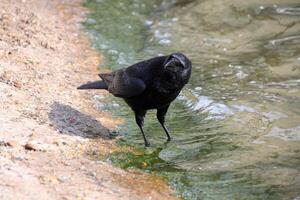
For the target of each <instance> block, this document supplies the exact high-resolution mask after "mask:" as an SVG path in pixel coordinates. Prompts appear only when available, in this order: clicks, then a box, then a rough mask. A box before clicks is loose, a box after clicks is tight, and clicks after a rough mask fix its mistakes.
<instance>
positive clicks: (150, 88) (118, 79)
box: [78, 53, 192, 146]
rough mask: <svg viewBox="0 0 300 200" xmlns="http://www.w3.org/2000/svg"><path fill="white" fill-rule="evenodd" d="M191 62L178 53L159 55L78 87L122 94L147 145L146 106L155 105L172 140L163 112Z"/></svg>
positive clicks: (175, 95)
mask: <svg viewBox="0 0 300 200" xmlns="http://www.w3.org/2000/svg"><path fill="white" fill-rule="evenodd" d="M191 69H192V63H191V61H190V60H189V59H188V58H187V57H186V56H185V55H183V54H181V53H173V54H171V55H168V56H159V57H155V58H152V59H149V60H145V61H142V62H139V63H136V64H134V65H132V66H130V67H127V68H124V69H120V70H117V71H114V72H112V73H108V74H99V76H100V77H101V79H102V80H99V81H95V82H89V83H87V84H84V85H81V86H80V87H78V89H106V90H108V91H109V92H110V93H112V94H113V95H114V96H116V97H120V98H123V99H124V100H125V102H126V103H127V104H128V105H129V106H130V107H131V109H132V110H133V111H134V113H135V119H136V123H137V125H138V126H139V128H140V130H141V132H142V135H143V138H144V142H145V146H149V145H150V143H149V142H148V140H147V138H146V136H145V134H144V130H143V123H144V117H145V115H146V112H147V110H149V109H157V115H156V116H157V119H158V121H159V122H160V124H161V125H162V127H163V129H164V131H165V133H166V134H167V137H168V141H170V140H171V136H170V134H169V131H168V129H167V128H166V127H165V115H166V113H167V111H168V108H169V105H170V103H171V102H172V101H173V100H174V99H175V98H176V97H177V96H178V95H179V93H180V91H181V90H182V88H183V87H184V85H185V84H186V83H187V82H188V80H189V78H190V75H191Z"/></svg>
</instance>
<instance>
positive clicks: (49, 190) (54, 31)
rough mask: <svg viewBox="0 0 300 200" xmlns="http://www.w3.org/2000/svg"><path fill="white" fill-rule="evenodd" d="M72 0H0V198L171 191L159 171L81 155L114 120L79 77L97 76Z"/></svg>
mask: <svg viewBox="0 0 300 200" xmlns="http://www.w3.org/2000/svg"><path fill="white" fill-rule="evenodd" d="M83 17H84V13H83V8H81V7H80V0H1V2H0V180H1V181H0V199H5V200H6V199H14V200H15V199H22V200H26V199H30V200H33V199H39V200H41V199H133V200H134V199H172V198H173V197H172V196H171V195H170V193H171V190H170V189H169V188H168V187H167V186H166V184H165V182H164V181H162V180H161V179H159V178H156V177H153V176H151V175H148V174H143V173H140V172H132V171H124V170H121V169H117V168H115V167H113V166H111V165H109V164H107V163H105V162H102V161H95V160H92V159H89V156H88V154H89V153H90V152H94V153H95V154H99V155H105V154H107V153H110V152H112V151H114V150H116V149H117V147H116V145H115V141H114V140H113V139H111V138H112V137H111V129H112V128H113V127H114V126H115V124H116V123H117V122H116V121H115V120H112V119H111V118H110V116H109V114H107V113H100V112H99V111H96V110H95V109H94V108H93V103H92V101H93V96H94V95H95V94H97V95H98V97H99V95H100V96H101V95H104V94H105V93H99V92H97V93H96V92H95V91H91V92H80V91H77V90H76V89H75V88H76V86H78V85H79V84H81V83H83V82H85V81H87V80H93V79H97V78H98V77H97V73H98V72H97V65H98V63H99V62H100V61H101V60H100V57H99V55H98V54H97V52H95V51H94V50H92V49H90V48H89V44H88V42H87V40H86V38H85V37H84V36H83V35H82V33H81V32H80V21H81V20H82V19H83Z"/></svg>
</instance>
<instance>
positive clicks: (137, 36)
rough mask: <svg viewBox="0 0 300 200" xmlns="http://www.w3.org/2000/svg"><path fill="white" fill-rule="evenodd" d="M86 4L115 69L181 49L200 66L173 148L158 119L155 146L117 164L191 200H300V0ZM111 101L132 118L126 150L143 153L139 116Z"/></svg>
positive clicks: (175, 118)
mask: <svg viewBox="0 0 300 200" xmlns="http://www.w3.org/2000/svg"><path fill="white" fill-rule="evenodd" d="M85 5H86V6H87V7H88V8H89V9H90V10H91V13H90V14H89V15H88V19H87V21H86V22H85V27H86V30H87V34H88V35H89V37H90V38H91V41H92V43H93V45H94V47H95V48H97V49H98V50H100V51H101V52H102V53H103V54H104V55H105V59H106V60H105V63H104V64H105V66H109V67H110V68H111V69H117V68H120V67H124V66H127V65H129V64H132V63H134V62H137V61H140V60H143V59H145V58H150V57H152V56H156V55H158V54H169V53H170V52H174V51H181V52H184V53H185V54H187V55H188V56H189V57H190V58H191V59H192V62H193V67H194V68H193V74H192V78H191V81H190V83H189V84H188V86H187V88H186V89H185V90H184V91H183V92H182V93H181V95H180V97H179V98H178V99H177V101H176V102H175V103H174V104H173V105H172V106H171V108H170V112H169V113H168V116H167V122H168V125H169V127H170V129H171V131H172V133H173V136H174V138H175V141H174V142H171V143H163V140H164V137H165V134H164V133H163V130H161V127H160V126H159V125H158V124H157V121H156V120H155V114H154V111H153V112H150V113H149V115H147V118H146V121H145V126H146V127H145V131H146V133H147V135H148V137H149V139H150V141H151V144H152V145H153V146H152V148H151V149H148V150H140V151H141V152H140V154H138V155H135V154H128V153H117V154H114V155H112V156H111V158H110V159H111V160H112V161H114V162H115V163H117V164H119V165H120V166H122V167H125V168H127V167H137V168H141V169H145V170H147V171H150V172H156V173H158V174H159V175H162V176H164V177H166V179H167V180H168V181H169V183H170V185H171V186H172V187H173V188H175V189H176V190H177V191H178V193H179V194H180V195H182V196H183V197H184V198H185V199H297V198H300V192H299V191H300V167H299V166H300V128H299V127H300V103H299V102H300V87H299V86H300V3H299V0H281V1H275V0H266V1H263V3H262V1H259V0H252V1H242V0H210V1H205V0H151V1H150V0H148V1H146V0H122V1H109V0H89V1H87V2H86V4H85ZM109 98H110V100H111V101H112V103H109V104H106V105H105V107H103V106H102V109H106V110H109V111H112V112H113V113H114V114H115V115H116V116H121V117H124V118H125V119H126V123H125V124H124V125H123V126H121V127H120V130H119V132H120V134H121V133H122V134H124V138H123V139H122V140H121V141H120V143H124V144H127V145H131V146H134V147H137V148H139V147H141V146H142V145H143V141H142V139H141V135H140V133H139V130H138V129H137V127H136V125H135V123H134V121H133V115H132V113H131V111H130V110H129V109H128V107H126V106H125V104H124V102H122V101H119V99H116V98H113V97H109ZM116 105H120V106H117V107H116ZM128 116H130V117H128ZM128 118H129V119H128ZM145 163H146V164H145Z"/></svg>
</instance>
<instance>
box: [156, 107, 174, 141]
mask: <svg viewBox="0 0 300 200" xmlns="http://www.w3.org/2000/svg"><path fill="white" fill-rule="evenodd" d="M168 108H169V105H167V106H165V107H162V108H159V109H157V113H156V117H157V119H158V121H159V123H160V124H161V126H162V127H163V129H164V131H165V133H166V134H167V137H168V139H167V140H168V141H171V140H172V138H171V136H170V133H169V131H168V129H167V127H166V126H165V115H166V113H167V111H168Z"/></svg>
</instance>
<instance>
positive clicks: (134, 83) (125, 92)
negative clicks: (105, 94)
mask: <svg viewBox="0 0 300 200" xmlns="http://www.w3.org/2000/svg"><path fill="white" fill-rule="evenodd" d="M99 76H100V77H101V78H102V79H103V80H104V81H105V83H106V84H107V85H108V91H109V92H110V93H112V94H113V95H114V96H116V97H122V98H128V97H133V96H137V95H139V94H141V93H142V92H143V91H144V90H145V88H146V84H145V83H144V81H143V80H141V79H139V78H137V77H133V76H130V75H128V73H126V70H125V69H121V70H118V71H115V72H113V73H111V74H99Z"/></svg>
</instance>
